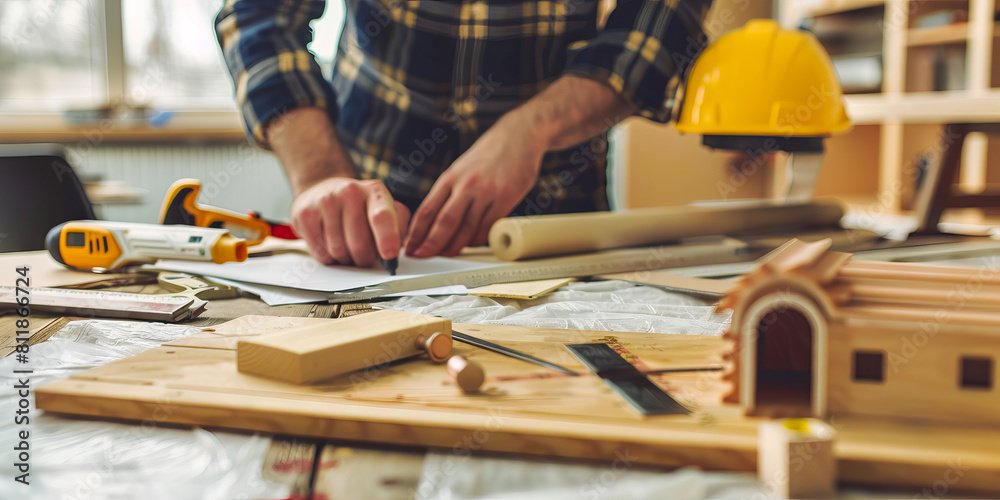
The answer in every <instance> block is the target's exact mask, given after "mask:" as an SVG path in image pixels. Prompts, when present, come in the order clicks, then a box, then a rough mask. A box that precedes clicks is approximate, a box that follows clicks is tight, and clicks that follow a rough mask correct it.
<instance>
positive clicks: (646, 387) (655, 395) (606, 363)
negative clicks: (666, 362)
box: [566, 343, 691, 415]
mask: <svg viewBox="0 0 1000 500" xmlns="http://www.w3.org/2000/svg"><path fill="white" fill-rule="evenodd" d="M566 349H569V352H571V353H573V355H574V356H576V358H577V359H579V360H580V362H581V363H583V364H584V365H586V366H587V368H590V371H592V372H594V375H597V376H598V377H601V378H602V379H604V383H606V384H608V386H609V387H611V388H612V389H614V390H615V392H617V393H618V394H621V395H622V397H624V398H625V400H626V401H628V402H629V403H631V404H632V406H633V407H634V408H635V409H637V410H639V411H640V412H641V413H642V414H643V415H687V414H688V413H691V411H690V410H688V409H687V408H685V407H684V405H682V404H680V403H678V402H677V400H676V399H674V398H673V397H671V396H670V394H667V392H666V391H664V390H663V389H660V387H659V386H657V385H656V384H654V383H653V381H651V380H649V377H647V376H646V374H645V373H642V372H641V371H639V370H638V369H637V368H636V367H634V366H632V364H631V363H629V362H628V361H626V360H625V358H623V357H622V356H621V354H619V353H617V352H615V350H614V349H612V348H611V346H609V345H608V344H604V343H596V344H566Z"/></svg>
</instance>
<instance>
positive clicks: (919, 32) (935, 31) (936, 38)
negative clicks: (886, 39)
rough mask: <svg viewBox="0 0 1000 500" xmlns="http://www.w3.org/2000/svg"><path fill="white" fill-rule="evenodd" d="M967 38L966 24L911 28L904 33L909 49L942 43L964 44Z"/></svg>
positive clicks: (967, 25)
mask: <svg viewBox="0 0 1000 500" xmlns="http://www.w3.org/2000/svg"><path fill="white" fill-rule="evenodd" d="M968 36H969V24H968V23H953V24H946V25H944V26H931V27H928V28H913V29H911V30H909V31H908V32H907V33H906V44H907V45H909V46H910V47H918V46H921V45H940V44H944V43H958V42H962V43H964V42H965V41H966V39H967V38H968Z"/></svg>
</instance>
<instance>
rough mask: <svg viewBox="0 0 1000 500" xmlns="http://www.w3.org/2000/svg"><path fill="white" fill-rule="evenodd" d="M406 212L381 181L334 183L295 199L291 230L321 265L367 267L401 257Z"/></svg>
mask: <svg viewBox="0 0 1000 500" xmlns="http://www.w3.org/2000/svg"><path fill="white" fill-rule="evenodd" d="M409 219H410V210H409V209H407V208H406V206H405V205H403V204H402V203H399V202H398V201H394V200H393V199H392V195H391V194H389V191H388V190H387V189H386V188H385V185H384V184H382V182H381V181H377V180H367V181H359V180H357V179H351V178H345V177H332V178H330V179H327V180H325V181H322V182H320V183H318V184H315V185H313V186H312V187H310V188H309V189H307V190H305V191H303V192H302V193H300V194H299V195H298V196H296V197H295V201H294V202H293V203H292V226H293V227H294V228H295V232H296V234H298V235H299V237H300V238H302V239H304V240H306V243H307V244H308V245H309V250H310V251H311V252H312V254H313V255H314V256H315V257H316V259H318V260H319V261H320V262H322V263H324V264H334V263H336V264H346V265H356V266H360V267H371V266H372V265H373V264H375V258H376V251H377V254H378V256H380V257H382V258H383V259H394V258H396V257H398V256H399V249H400V247H401V246H402V236H401V235H403V234H405V233H406V225H407V223H408V222H409Z"/></svg>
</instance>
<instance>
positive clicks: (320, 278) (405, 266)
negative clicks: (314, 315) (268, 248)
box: [151, 253, 497, 292]
mask: <svg viewBox="0 0 1000 500" xmlns="http://www.w3.org/2000/svg"><path fill="white" fill-rule="evenodd" d="M496 265H497V264H487V263H483V262H470V261H467V260H460V259H452V258H448V257H431V258H429V259H414V258H410V257H405V256H404V257H400V259H399V268H398V269H397V270H396V273H397V274H396V276H389V274H388V273H386V272H385V270H384V269H382V268H381V267H373V268H367V269H361V268H357V267H348V266H324V265H323V264H320V262H319V261H317V260H316V259H314V258H312V257H309V256H306V255H301V254H298V253H283V254H278V255H270V256H267V257H253V258H250V259H247V260H246V261H244V262H227V263H225V264H214V263H212V262H193V261H188V260H161V261H159V262H157V263H156V264H155V265H154V266H151V267H152V268H154V269H159V270H163V271H175V272H181V273H188V274H198V275H202V276H214V277H218V278H225V279H230V280H235V281H245V282H248V283H258V284H262V285H274V286H283V287H289V288H297V289H300V290H313V291H321V292H338V291H343V290H351V289H355V288H362V287H366V286H372V285H378V284H381V283H387V282H389V281H396V280H400V279H406V278H415V277H418V276H427V275H431V274H443V273H451V272H460V271H472V270H475V269H485V268H488V267H493V266H496Z"/></svg>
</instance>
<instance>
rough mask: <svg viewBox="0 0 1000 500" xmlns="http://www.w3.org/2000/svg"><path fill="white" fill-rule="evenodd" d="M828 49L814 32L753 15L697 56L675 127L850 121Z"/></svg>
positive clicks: (775, 131) (738, 130) (819, 129)
mask: <svg viewBox="0 0 1000 500" xmlns="http://www.w3.org/2000/svg"><path fill="white" fill-rule="evenodd" d="M842 97H843V92H842V91H841V88H840V83H839V82H838V81H837V75H836V73H835V71H834V69H833V63H832V62H831V61H830V56H829V55H828V54H827V53H826V50H824V49H823V46H822V45H820V44H819V42H818V41H817V40H816V37H814V36H813V35H812V34H811V33H808V32H805V31H800V30H784V29H781V27H780V26H778V23H776V22H775V21H772V20H769V19H754V20H752V21H750V22H748V23H747V24H746V25H745V26H744V27H743V28H742V29H740V30H737V31H734V32H732V33H729V34H727V35H725V36H723V37H722V38H720V39H719V40H718V41H716V42H715V43H713V44H712V45H711V46H710V47H708V48H707V49H705V51H704V52H703V53H702V54H701V56H700V57H698V60H697V61H695V63H694V66H693V67H692V68H691V72H690V74H689V76H688V79H687V88H686V90H685V93H684V102H683V104H682V108H681V113H680V118H679V119H678V121H677V129H678V130H680V131H681V132H692V133H697V134H704V135H766V136H786V137H797V136H826V135H830V134H833V133H835V132H842V131H844V130H847V129H848V128H850V126H851V123H850V120H849V119H848V117H847V112H846V111H845V110H844V104H843V102H842V101H843V99H842Z"/></svg>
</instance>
